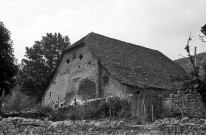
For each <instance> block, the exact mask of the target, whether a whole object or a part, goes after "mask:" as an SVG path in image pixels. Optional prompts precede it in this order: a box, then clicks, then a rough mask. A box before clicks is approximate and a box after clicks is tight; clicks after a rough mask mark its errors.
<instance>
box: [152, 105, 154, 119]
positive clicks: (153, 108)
mask: <svg viewBox="0 0 206 135" xmlns="http://www.w3.org/2000/svg"><path fill="white" fill-rule="evenodd" d="M153 107H154V106H153V105H152V123H153V122H154V108H153Z"/></svg>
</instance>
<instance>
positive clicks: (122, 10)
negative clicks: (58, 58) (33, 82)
mask: <svg viewBox="0 0 206 135" xmlns="http://www.w3.org/2000/svg"><path fill="white" fill-rule="evenodd" d="M0 21H2V22H3V23H4V25H5V26H6V27H7V28H8V29H9V30H10V32H11V39H12V40H13V43H14V44H13V47H14V54H15V57H16V58H17V60H18V63H20V62H21V59H22V58H24V55H25V47H26V46H27V47H31V46H33V44H34V42H35V41H40V40H41V39H42V36H45V35H46V33H55V32H56V33H61V34H62V35H63V36H65V35H67V36H69V38H70V40H71V43H74V42H75V41H77V40H79V39H80V38H82V37H84V36H85V35H87V34H88V33H90V32H95V33H98V34H101V35H105V36H108V37H112V38H116V39H119V40H122V41H126V42H129V43H133V44H136V45H141V46H144V47H147V48H151V49H155V50H159V51H160V52H162V53H163V54H165V55H166V56H167V57H169V58H171V59H172V60H174V59H178V58H183V57H186V56H187V53H186V51H185V50H184V47H185V46H186V44H187V40H188V38H189V36H190V35H191V36H192V40H191V41H190V47H191V51H192V53H194V51H193V50H194V47H195V46H196V47H197V53H201V52H205V51H206V42H202V41H201V40H200V39H199V35H201V36H203V34H202V33H201V32H200V29H201V27H202V26H203V25H205V24H206V0H0ZM204 40H205V41H206V37H205V38H204Z"/></svg>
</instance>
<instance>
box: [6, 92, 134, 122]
mask: <svg viewBox="0 0 206 135" xmlns="http://www.w3.org/2000/svg"><path fill="white" fill-rule="evenodd" d="M130 107H131V106H130V101H129V100H128V99H126V98H121V97H116V96H115V97H110V98H101V99H97V100H91V101H88V102H85V103H84V104H82V105H77V106H76V107H75V106H74V105H72V106H67V107H64V108H58V109H52V108H51V107H49V106H40V105H39V106H37V107H36V108H35V109H32V111H29V112H18V113H17V112H16V113H11V114H4V115H3V117H9V116H10V117H24V118H34V119H42V120H44V119H48V120H52V121H61V120H66V119H71V120H77V119H101V118H130V117H131V116H132V115H131V108H130Z"/></svg>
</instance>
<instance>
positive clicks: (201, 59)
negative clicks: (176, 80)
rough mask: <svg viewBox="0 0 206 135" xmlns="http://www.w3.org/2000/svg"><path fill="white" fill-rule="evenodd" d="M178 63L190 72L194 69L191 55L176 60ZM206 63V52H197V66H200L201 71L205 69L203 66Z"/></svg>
mask: <svg viewBox="0 0 206 135" xmlns="http://www.w3.org/2000/svg"><path fill="white" fill-rule="evenodd" d="M174 61H175V62H176V63H177V64H179V65H180V66H181V67H183V69H185V70H186V71H188V72H190V71H192V64H191V63H190V60H189V57H187V58H180V59H177V60H174ZM205 63H206V52H204V53H199V54H197V66H200V72H201V71H202V70H203V69H202V68H203V66H204V64H205Z"/></svg>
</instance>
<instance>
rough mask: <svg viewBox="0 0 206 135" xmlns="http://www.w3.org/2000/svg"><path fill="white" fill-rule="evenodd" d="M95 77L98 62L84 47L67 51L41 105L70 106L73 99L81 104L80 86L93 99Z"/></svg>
mask: <svg viewBox="0 0 206 135" xmlns="http://www.w3.org/2000/svg"><path fill="white" fill-rule="evenodd" d="M97 76H98V62H97V60H96V59H95V58H94V57H93V56H92V54H91V53H90V52H89V51H88V49H87V48H86V47H85V46H79V47H77V48H74V49H73V50H72V51H68V52H67V53H65V55H64V56H63V58H62V60H61V62H60V65H59V67H58V69H57V72H56V75H55V76H54V78H53V80H52V81H51V82H50V85H49V87H48V89H47V91H46V94H45V97H44V100H43V104H44V105H51V106H53V107H55V106H59V107H62V106H64V105H65V103H66V104H71V102H72V101H73V99H74V98H76V99H77V100H78V102H81V101H82V98H83V97H84V95H80V94H83V93H81V91H80V90H79V87H80V86H81V88H82V89H84V91H85V92H84V93H88V92H90V93H91V95H93V97H91V98H95V97H96V87H97V86H96V85H97V81H98V80H97V78H98V77H97ZM85 82H86V84H85ZM82 84H84V85H85V87H84V85H82ZM86 85H87V86H86ZM86 87H87V88H86ZM91 90H92V91H91ZM81 96H82V97H81ZM85 98H87V97H85Z"/></svg>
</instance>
